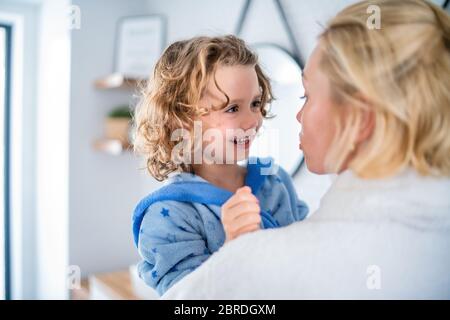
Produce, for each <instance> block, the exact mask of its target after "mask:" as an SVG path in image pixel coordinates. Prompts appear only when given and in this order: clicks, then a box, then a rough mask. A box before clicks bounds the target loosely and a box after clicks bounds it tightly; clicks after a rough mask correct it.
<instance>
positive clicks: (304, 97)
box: [300, 94, 308, 103]
mask: <svg viewBox="0 0 450 320" xmlns="http://www.w3.org/2000/svg"><path fill="white" fill-rule="evenodd" d="M300 100H305V103H306V101H308V96H307V95H306V94H305V95H304V96H301V97H300Z"/></svg>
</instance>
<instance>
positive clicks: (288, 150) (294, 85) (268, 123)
mask: <svg viewBox="0 0 450 320" xmlns="http://www.w3.org/2000/svg"><path fill="white" fill-rule="evenodd" d="M253 48H254V50H255V51H256V53H257V54H258V57H259V63H260V65H261V67H262V69H263V70H264V72H265V73H266V75H267V76H268V77H269V78H270V82H271V84H272V93H273V95H274V97H275V100H274V101H273V102H272V104H271V107H270V114H272V115H274V117H273V118H270V119H266V120H264V123H263V126H262V128H261V129H260V132H259V133H258V136H257V138H256V139H255V141H254V144H253V147H252V149H251V151H250V155H251V156H258V157H272V158H274V159H275V161H276V162H277V163H278V164H279V165H280V166H281V167H283V168H284V169H285V170H286V171H287V172H288V173H289V174H291V175H292V176H293V175H295V173H297V171H298V170H299V169H300V167H301V165H302V163H303V153H302V152H301V150H299V148H298V143H299V140H298V135H299V132H300V124H299V123H298V121H297V119H296V115H297V112H298V111H299V108H300V104H301V103H302V102H301V101H300V99H299V97H301V96H303V94H304V89H303V86H302V81H301V77H302V69H301V67H300V66H299V65H298V63H297V62H296V61H295V60H294V58H293V57H292V56H291V55H290V54H289V53H288V52H287V51H286V50H284V49H282V48H280V47H278V46H276V45H270V44H264V45H255V46H253Z"/></svg>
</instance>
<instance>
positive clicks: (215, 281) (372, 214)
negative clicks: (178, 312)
mask: <svg viewBox="0 0 450 320" xmlns="http://www.w3.org/2000/svg"><path fill="white" fill-rule="evenodd" d="M163 298H164V299H428V298H438V299H450V179H437V178H430V177H421V176H419V175H418V174H417V173H416V172H415V171H413V170H406V171H404V172H403V173H402V174H399V175H397V176H396V177H393V178H389V179H383V180H362V179H359V178H357V177H355V176H354V175H353V174H352V173H351V172H350V171H346V172H344V173H342V174H340V175H339V176H338V177H337V179H336V180H335V182H334V183H333V185H332V186H331V188H330V190H329V191H328V192H327V193H326V194H325V196H324V197H323V199H322V201H321V204H320V208H319V209H318V210H317V211H316V212H315V213H314V214H313V215H312V216H311V217H310V218H308V219H306V220H305V221H302V222H297V223H295V224H292V225H290V226H288V227H285V228H281V229H276V230H263V231H258V232H254V233H251V234H247V235H244V236H241V237H240V238H238V239H236V240H234V241H231V242H230V243H228V244H226V245H225V246H223V247H222V248H221V249H220V250H219V251H218V252H216V253H215V254H214V255H213V256H211V257H210V258H209V259H208V260H207V261H206V262H205V263H204V264H203V265H202V266H200V267H199V268H198V269H197V270H196V271H194V272H193V273H191V274H190V275H188V276H187V277H186V278H184V279H183V280H181V281H180V282H179V283H177V284H175V285H174V286H173V287H172V288H171V289H170V290H169V291H168V292H167V293H166V294H165V295H164V296H163Z"/></svg>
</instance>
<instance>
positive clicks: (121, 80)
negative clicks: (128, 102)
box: [94, 73, 145, 89]
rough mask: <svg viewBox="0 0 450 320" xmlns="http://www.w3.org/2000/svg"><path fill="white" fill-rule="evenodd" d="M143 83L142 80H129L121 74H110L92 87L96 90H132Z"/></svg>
mask: <svg viewBox="0 0 450 320" xmlns="http://www.w3.org/2000/svg"><path fill="white" fill-rule="evenodd" d="M143 82H145V80H144V79H136V78H129V77H125V76H124V75H123V74H121V73H112V74H110V75H107V76H105V77H102V78H100V79H97V80H96V81H95V83H94V85H95V87H96V88H97V89H120V88H123V89H133V88H136V87H137V86H138V85H139V84H141V83H143Z"/></svg>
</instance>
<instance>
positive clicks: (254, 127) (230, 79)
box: [200, 65, 263, 163]
mask: <svg viewBox="0 0 450 320" xmlns="http://www.w3.org/2000/svg"><path fill="white" fill-rule="evenodd" d="M215 79H216V82H217V85H218V86H219V88H220V89H221V90H222V91H223V92H224V93H226V94H227V96H228V97H229V99H230V101H229V103H228V104H227V106H226V107H225V108H220V109H214V110H213V109H212V107H219V106H222V105H223V104H225V103H226V102H227V99H226V97H225V95H224V94H223V93H222V92H221V91H220V90H219V89H218V88H217V86H216V85H215V83H214V79H211V80H210V82H209V83H208V86H207V88H206V90H205V94H204V95H203V97H202V98H201V100H200V105H201V106H202V107H206V108H208V109H209V110H210V112H209V114H207V115H205V116H202V117H201V119H200V120H201V121H202V129H203V140H204V142H203V160H207V161H210V162H211V161H215V162H216V163H217V161H221V162H222V163H236V162H237V161H240V160H244V159H246V158H248V155H249V150H250V145H251V143H252V142H253V140H254V138H255V136H256V132H257V131H258V129H259V128H260V127H261V124H262V121H263V116H262V114H261V90H260V86H259V83H258V77H257V75H256V71H255V67H254V66H242V65H237V66H219V67H218V69H217V71H216V74H215ZM210 129H212V130H210ZM207 130H208V131H207ZM213 149H214V151H213V152H212V150H213Z"/></svg>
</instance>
